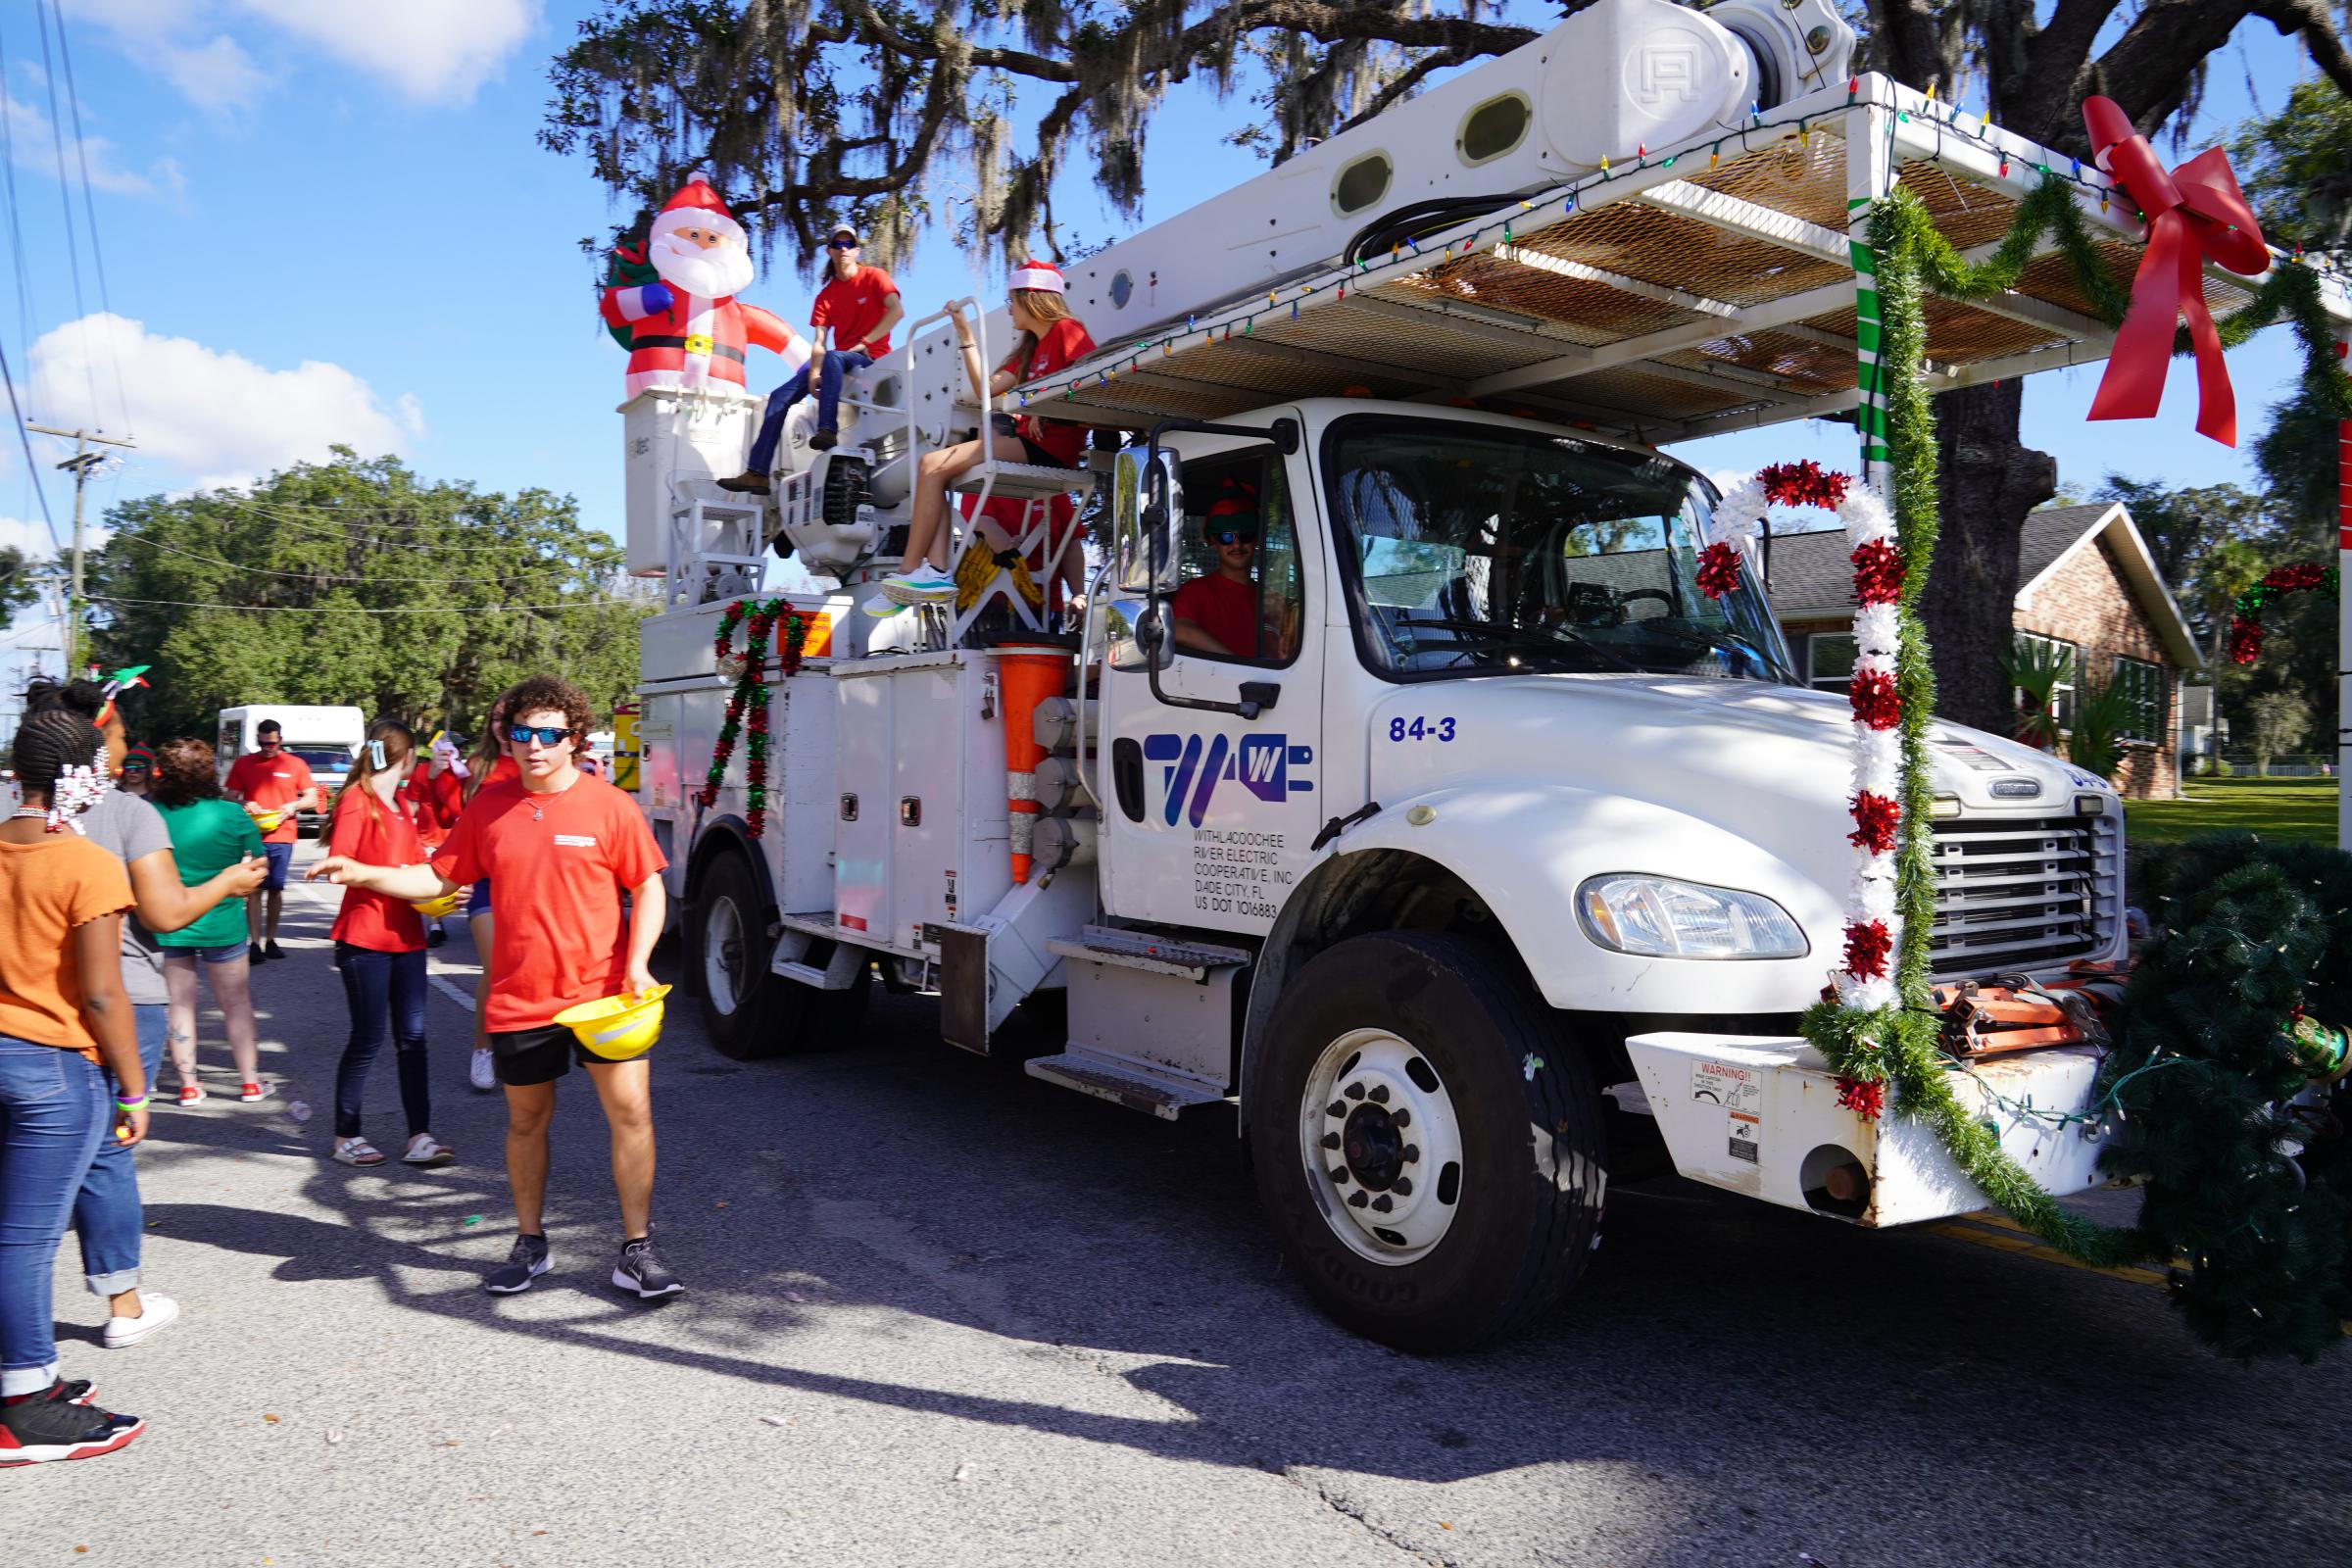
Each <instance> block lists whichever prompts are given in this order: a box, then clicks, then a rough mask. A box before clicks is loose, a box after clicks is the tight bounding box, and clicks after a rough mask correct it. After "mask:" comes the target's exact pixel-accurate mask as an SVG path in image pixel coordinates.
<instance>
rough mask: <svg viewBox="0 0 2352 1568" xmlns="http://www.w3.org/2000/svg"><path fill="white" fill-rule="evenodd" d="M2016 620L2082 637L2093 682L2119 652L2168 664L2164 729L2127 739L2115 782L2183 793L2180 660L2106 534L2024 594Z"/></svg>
mask: <svg viewBox="0 0 2352 1568" xmlns="http://www.w3.org/2000/svg"><path fill="white" fill-rule="evenodd" d="M2016 627H2017V630H2019V631H2021V632H2034V633H2038V634H2039V635H2041V636H2044V637H2054V638H2057V639H2059V640H2061V641H2064V642H2071V643H2076V644H2079V645H2081V647H2082V676H2081V678H2082V679H2086V680H2087V681H2090V682H2095V683H2104V682H2106V681H2108V680H2110V679H2112V678H2113V674H2114V669H2115V660H2116V657H2117V656H2118V655H2121V656H2123V657H2124V658H2127V659H2139V660H2145V661H2147V662H2150V663H2152V664H2154V665H2156V666H2157V667H2158V668H2159V669H2161V670H2162V671H2163V672H2164V683H2165V684H2164V691H2165V700H2164V702H2163V704H2162V706H2161V708H2160V710H2159V711H2160V712H2161V714H2162V722H2163V729H2164V733H2163V734H2161V735H2158V736H2154V737H2151V738H2150V739H2149V740H2146V741H2127V742H2125V743H2124V761H2123V768H2122V774H2121V776H2120V777H2119V778H2118V779H2117V780H2116V787H2117V789H2119V790H2120V791H2121V792H2122V793H2123V794H2124V795H2125V796H2126V797H2128V798H2130V799H2133V800H2148V799H2166V798H2170V797H2171V796H2174V795H2177V794H2179V793H2180V760H2179V750H2178V747H2177V746H2176V744H2175V743H2176V741H2177V739H2178V737H2179V735H2180V671H2179V670H2178V669H2176V668H2174V667H2173V662H2172V660H2171V659H2170V657H2169V656H2168V655H2167V654H2166V652H2165V647H2164V642H2163V640H2162V639H2161V638H2160V637H2158V635H2157V633H2156V627H2155V624H2154V623H2153V622H2152V621H2151V620H2150V619H2149V618H2148V614H2147V612H2146V611H2145V610H2143V609H2142V608H2141V607H2140V604H2139V601H2138V599H2137V598H2136V596H2134V595H2133V594H2132V592H2131V586H2130V584H2129V583H2127V582H2126V581H2125V579H2124V577H2123V574H2122V571H2121V569H2120V567H2119V566H2118V565H2117V563H2116V559H2115V551H2114V549H2113V548H2112V547H2111V546H2110V545H2109V544H2108V543H2107V541H2106V539H2105V538H2103V537H2094V538H2091V539H2088V540H2085V541H2084V542H2083V543H2082V544H2081V545H2078V546H2077V547H2075V548H2074V549H2073V550H2072V551H2070V552H2069V553H2068V554H2067V555H2066V556H2065V557H2064V558H2062V559H2061V560H2060V561H2059V562H2058V564H2056V565H2055V566H2054V567H2052V568H2051V570H2050V571H2049V573H2048V574H2047V575H2046V576H2044V577H2043V578H2042V579H2041V580H2040V581H2039V582H2036V583H2035V584H2034V586H2033V587H2032V589H2030V590H2029V591H2028V592H2026V593H2022V594H2020V595H2018V598H2017V612H2016Z"/></svg>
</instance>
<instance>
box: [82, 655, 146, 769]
mask: <svg viewBox="0 0 2352 1568" xmlns="http://www.w3.org/2000/svg"><path fill="white" fill-rule="evenodd" d="M154 667H155V666H154V665H153V664H125V665H123V667H122V668H121V669H118V670H116V671H115V672H114V673H113V674H112V675H109V676H107V677H106V681H105V683H104V684H103V685H101V686H100V687H99V688H98V695H99V696H101V697H103V698H105V699H106V706H105V707H104V708H101V709H99V710H98V716H97V717H96V718H93V719H91V720H90V723H91V724H92V725H93V726H95V727H96V728H99V729H104V728H106V721H107V720H108V719H110V718H112V717H114V715H115V699H116V698H118V697H120V696H122V695H123V693H124V692H126V691H128V690H130V689H131V688H132V687H133V686H145V685H147V672H148V671H149V670H151V669H153V668H154ZM149 689H150V690H152V689H153V688H149ZM149 756H150V758H152V757H153V754H152V753H150V754H149Z"/></svg>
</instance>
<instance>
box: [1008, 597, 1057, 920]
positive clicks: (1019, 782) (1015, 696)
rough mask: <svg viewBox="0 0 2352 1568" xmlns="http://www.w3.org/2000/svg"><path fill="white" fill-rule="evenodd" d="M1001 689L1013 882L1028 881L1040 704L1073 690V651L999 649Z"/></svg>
mask: <svg viewBox="0 0 2352 1568" xmlns="http://www.w3.org/2000/svg"><path fill="white" fill-rule="evenodd" d="M996 656H997V673H998V677H999V681H998V683H999V685H1000V687H1001V688H1002V689H1003V691H1004V693H1005V806H1006V808H1007V812H1008V816H1009V826H1010V830H1011V831H1010V836H1011V839H1012V879H1013V881H1015V882H1026V881H1028V880H1029V859H1030V849H1031V846H1032V845H1033V844H1034V843H1035V842H1036V837H1037V810H1038V807H1037V764H1038V763H1039V762H1041V761H1043V760H1045V755H1046V749H1045V748H1044V747H1042V746H1040V745H1038V744H1037V733H1036V721H1037V705H1038V704H1040V703H1042V702H1044V701H1045V700H1046V699H1047V698H1049V697H1059V696H1061V695H1062V693H1063V691H1064V689H1065V688H1066V687H1067V686H1068V685H1069V679H1070V651H1069V650H1068V649H1066V648H1054V647H1052V646H1050V645H1042V644H1034V643H1007V644H1005V646H1003V647H1001V648H999V649H997V650H996Z"/></svg>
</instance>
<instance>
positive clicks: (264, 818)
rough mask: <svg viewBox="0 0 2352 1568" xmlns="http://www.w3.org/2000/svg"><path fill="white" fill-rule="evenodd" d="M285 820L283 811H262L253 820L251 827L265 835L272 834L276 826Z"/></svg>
mask: <svg viewBox="0 0 2352 1568" xmlns="http://www.w3.org/2000/svg"><path fill="white" fill-rule="evenodd" d="M285 818H286V813H285V812H283V811H264V812H262V813H261V814H260V815H259V816H257V817H255V818H254V819H253V825H254V826H255V827H258V828H260V829H261V830H262V831H263V832H265V833H274V832H276V831H277V824H278V823H280V822H282V821H284V820H285Z"/></svg>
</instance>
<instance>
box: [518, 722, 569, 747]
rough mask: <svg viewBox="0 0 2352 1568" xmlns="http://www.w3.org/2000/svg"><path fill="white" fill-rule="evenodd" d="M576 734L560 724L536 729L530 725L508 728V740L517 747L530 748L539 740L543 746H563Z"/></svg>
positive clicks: (541, 726)
mask: <svg viewBox="0 0 2352 1568" xmlns="http://www.w3.org/2000/svg"><path fill="white" fill-rule="evenodd" d="M575 733H577V732H576V731H573V730H568V729H565V728H564V727H563V726H562V725H560V724H557V725H540V726H536V727H534V726H532V725H529V724H509V725H508V726H507V739H509V740H511V741H513V742H514V743H515V745H517V746H528V745H529V744H530V743H531V742H532V741H533V740H537V741H538V742H539V744H540V745H542V746H561V745H562V744H563V743H564V741H566V740H568V739H570V738H571V736H572V735H574V734H575Z"/></svg>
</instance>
